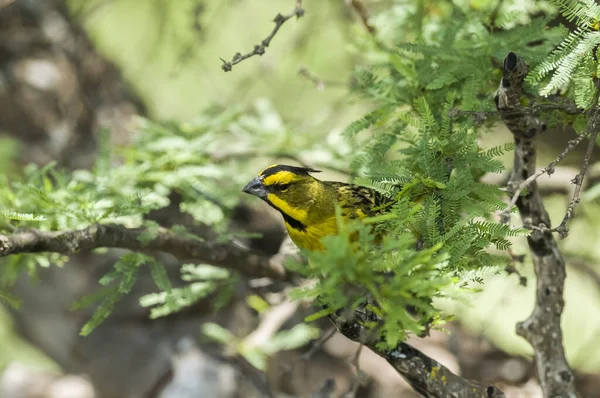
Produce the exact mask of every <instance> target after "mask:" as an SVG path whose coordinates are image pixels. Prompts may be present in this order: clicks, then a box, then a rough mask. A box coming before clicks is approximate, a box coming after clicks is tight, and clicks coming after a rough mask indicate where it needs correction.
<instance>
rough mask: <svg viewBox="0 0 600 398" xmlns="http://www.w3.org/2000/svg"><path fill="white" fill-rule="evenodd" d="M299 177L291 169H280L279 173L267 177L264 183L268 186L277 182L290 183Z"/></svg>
mask: <svg viewBox="0 0 600 398" xmlns="http://www.w3.org/2000/svg"><path fill="white" fill-rule="evenodd" d="M297 179H298V176H297V175H296V174H294V173H292V172H291V171H280V172H279V173H275V174H272V175H270V176H268V177H267V178H265V179H264V181H263V184H265V185H266V186H269V185H275V184H289V183H290V182H292V181H295V180H297Z"/></svg>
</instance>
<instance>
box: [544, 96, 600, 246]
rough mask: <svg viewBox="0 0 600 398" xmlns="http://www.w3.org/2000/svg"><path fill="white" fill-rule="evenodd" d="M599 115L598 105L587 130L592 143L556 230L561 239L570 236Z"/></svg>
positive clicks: (592, 149) (594, 141) (596, 136)
mask: <svg viewBox="0 0 600 398" xmlns="http://www.w3.org/2000/svg"><path fill="white" fill-rule="evenodd" d="M598 114H600V109H599V108H598V105H596V106H595V107H594V108H593V110H592V116H591V117H590V120H589V122H588V126H587V129H586V135H587V134H590V133H591V136H590V141H589V142H588V147H587V150H586V151H585V156H584V157H583V164H582V165H581V170H580V171H579V173H577V175H576V176H575V178H574V179H573V180H572V181H571V182H572V183H573V184H575V192H573V197H572V198H571V201H570V202H569V206H568V207H567V212H566V213H565V217H564V218H563V220H562V221H561V223H560V225H559V226H558V227H556V229H555V231H556V232H558V234H559V235H560V237H561V238H566V237H567V235H568V234H569V229H568V228H567V222H568V221H569V219H570V218H571V217H572V216H573V210H574V209H575V204H576V203H579V195H580V193H581V186H582V185H583V177H585V173H586V171H587V169H588V166H589V164H590V158H591V157H592V152H593V151H594V147H595V146H596V139H597V138H598V132H600V123H599V121H600V120H599V119H600V117H599V116H598Z"/></svg>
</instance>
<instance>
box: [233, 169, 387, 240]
mask: <svg viewBox="0 0 600 398" xmlns="http://www.w3.org/2000/svg"><path fill="white" fill-rule="evenodd" d="M318 172H319V170H314V169H310V168H306V167H296V166H288V165H282V164H274V165H272V166H269V167H267V168H266V169H264V170H263V171H261V172H260V173H259V175H258V177H256V178H254V179H253V180H252V181H250V182H249V183H248V184H247V185H246V186H245V187H244V189H243V192H245V193H248V194H251V195H254V196H257V197H259V198H261V199H262V200H264V201H265V202H267V203H268V204H269V205H270V206H272V207H273V208H275V209H276V210H278V211H279V212H280V213H281V215H282V216H283V220H284V221H285V226H286V228H287V231H288V233H289V235H290V238H291V239H292V241H293V242H294V243H295V244H296V245H297V246H298V247H299V248H301V249H306V250H310V251H313V250H323V249H324V247H323V244H322V243H321V239H322V238H323V237H325V236H328V235H335V234H337V232H338V228H337V221H336V215H335V211H336V210H335V208H336V204H337V205H339V207H340V208H341V210H342V216H343V217H344V219H347V220H350V219H355V218H363V217H370V216H374V215H377V214H379V213H380V212H381V211H380V210H378V209H377V208H378V207H379V206H381V205H382V204H384V203H386V202H387V201H389V199H387V198H386V197H385V196H384V195H382V194H380V193H379V192H377V191H375V190H374V189H371V188H367V187H363V186H359V185H353V184H346V183H342V182H337V181H321V180H318V179H316V178H315V177H313V176H312V175H311V173H318Z"/></svg>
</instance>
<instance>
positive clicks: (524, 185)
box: [502, 131, 595, 216]
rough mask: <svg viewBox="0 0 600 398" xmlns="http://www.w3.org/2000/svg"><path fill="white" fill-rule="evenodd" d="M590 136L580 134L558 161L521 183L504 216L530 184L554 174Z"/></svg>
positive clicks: (504, 211)
mask: <svg viewBox="0 0 600 398" xmlns="http://www.w3.org/2000/svg"><path fill="white" fill-rule="evenodd" d="M588 135H589V131H586V132H584V133H583V134H580V135H579V136H578V137H577V138H575V139H573V140H570V141H569V142H568V145H567V147H566V148H565V150H564V151H562V153H561V154H560V155H558V157H557V158H556V159H554V160H553V161H552V162H550V163H549V164H548V166H546V167H544V168H543V169H541V170H540V171H538V172H537V173H535V174H532V175H530V176H529V177H527V179H526V180H524V181H521V183H520V184H519V186H518V187H517V189H516V190H515V191H514V193H513V195H512V199H511V200H510V203H509V204H508V206H507V207H506V209H504V210H503V211H502V214H504V215H505V216H509V215H510V210H511V209H512V207H513V206H514V205H515V204H516V203H517V199H519V196H521V192H522V191H523V189H525V188H527V187H528V186H529V184H531V183H532V182H533V181H535V180H537V179H538V178H539V177H541V176H543V175H544V174H548V175H549V176H550V175H552V174H554V170H555V169H556V165H557V164H558V163H560V162H561V161H562V160H563V159H564V158H565V157H566V156H567V155H568V154H569V152H571V151H572V150H573V149H574V148H575V147H576V146H577V145H579V144H580V143H581V141H583V139H584V138H585V137H587V136H588ZM591 142H595V140H592V141H590V143H591ZM588 160H589V158H588ZM511 182H513V183H514V181H511ZM581 182H582V183H583V176H582V178H581ZM579 187H581V185H579Z"/></svg>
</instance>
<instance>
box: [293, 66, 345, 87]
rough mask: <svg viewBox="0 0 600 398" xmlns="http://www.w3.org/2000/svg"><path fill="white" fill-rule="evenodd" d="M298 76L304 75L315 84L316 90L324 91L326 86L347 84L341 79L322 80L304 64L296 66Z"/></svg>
mask: <svg viewBox="0 0 600 398" xmlns="http://www.w3.org/2000/svg"><path fill="white" fill-rule="evenodd" d="M298 76H302V77H305V78H306V79H307V80H309V81H311V82H312V83H313V84H314V85H315V87H316V89H317V91H324V90H325V87H327V86H337V87H348V84H346V83H344V82H341V81H334V80H323V79H321V78H319V77H318V76H317V75H315V74H314V73H312V72H311V71H310V70H309V69H308V68H306V67H305V66H302V67H300V68H298Z"/></svg>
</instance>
